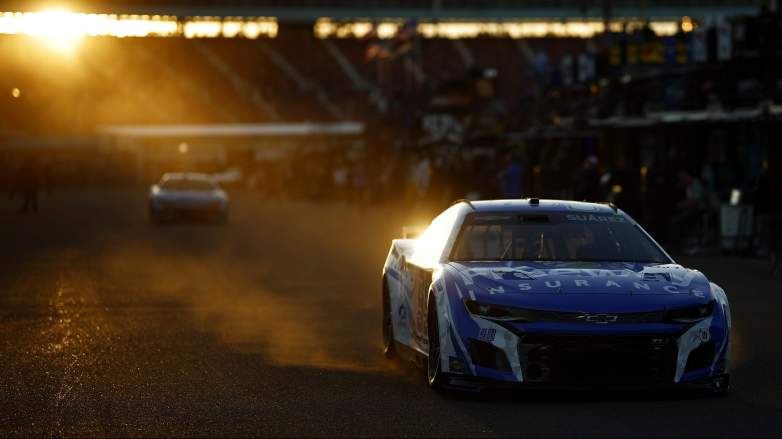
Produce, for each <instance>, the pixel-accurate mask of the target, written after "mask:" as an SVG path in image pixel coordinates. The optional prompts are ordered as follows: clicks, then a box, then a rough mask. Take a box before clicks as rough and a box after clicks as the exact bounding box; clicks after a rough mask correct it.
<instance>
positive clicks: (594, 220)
mask: <svg viewBox="0 0 782 439" xmlns="http://www.w3.org/2000/svg"><path fill="white" fill-rule="evenodd" d="M451 256H452V257H451V259H452V260H455V261H497V260H525V261H601V262H614V261H622V262H655V263H668V262H671V261H670V259H669V258H668V257H667V256H666V255H665V253H663V252H662V250H660V248H659V247H658V246H657V245H656V244H654V242H652V241H651V240H650V239H649V238H648V237H647V236H646V234H645V233H644V232H642V231H641V229H640V228H639V227H638V226H636V225H635V224H633V223H631V222H630V221H629V220H628V219H627V218H626V217H624V216H623V215H619V214H594V213H587V214H565V213H550V214H536V215H519V214H496V213H479V214H472V215H470V216H468V217H467V218H466V219H465V222H464V225H463V226H462V229H461V232H460V236H459V239H458V241H457V243H456V245H455V246H454V250H453V253H452V254H451Z"/></svg>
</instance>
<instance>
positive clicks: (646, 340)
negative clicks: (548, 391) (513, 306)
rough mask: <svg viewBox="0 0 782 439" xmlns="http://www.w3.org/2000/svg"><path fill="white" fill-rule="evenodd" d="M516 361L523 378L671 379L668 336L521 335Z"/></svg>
mask: <svg viewBox="0 0 782 439" xmlns="http://www.w3.org/2000/svg"><path fill="white" fill-rule="evenodd" d="M519 360H520V362H521V364H522V368H523V372H524V377H525V380H527V381H532V382H535V381H539V382H542V381H546V382H562V383H583V384H590V383H595V384H598V383H599V384H611V383H617V384H621V383H630V382H632V383H663V382H672V381H673V377H674V374H675V371H676V340H675V339H674V338H673V337H671V336H667V335H665V336H663V335H661V336H590V335H536V334H526V335H523V336H522V337H521V339H520V341H519Z"/></svg>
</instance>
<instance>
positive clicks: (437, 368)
mask: <svg viewBox="0 0 782 439" xmlns="http://www.w3.org/2000/svg"><path fill="white" fill-rule="evenodd" d="M426 323H427V325H426V327H427V328H426V329H427V334H428V337H429V356H428V357H427V358H426V381H427V383H428V384H429V387H431V388H433V389H435V390H442V388H443V371H442V367H441V366H442V364H441V361H440V326H439V325H440V324H439V322H438V319H437V305H436V304H435V302H434V298H432V299H430V300H429V306H428V307H427V313H426Z"/></svg>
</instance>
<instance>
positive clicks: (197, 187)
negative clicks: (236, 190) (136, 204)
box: [149, 173, 229, 223]
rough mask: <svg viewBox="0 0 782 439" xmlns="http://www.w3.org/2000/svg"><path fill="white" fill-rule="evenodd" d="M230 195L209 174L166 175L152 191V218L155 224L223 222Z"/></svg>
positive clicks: (150, 196) (150, 191)
mask: <svg viewBox="0 0 782 439" xmlns="http://www.w3.org/2000/svg"><path fill="white" fill-rule="evenodd" d="M228 206H229V200H228V195H227V194H226V193H225V191H223V190H222V189H221V188H220V185H219V184H217V182H216V181H214V179H213V178H212V177H211V176H209V175H208V174H199V173H166V174H164V175H163V177H162V178H161V179H160V182H159V183H157V184H153V185H152V187H150V189H149V219H150V221H152V222H154V223H160V222H165V221H173V220H176V219H201V220H208V221H212V222H218V223H222V222H225V220H226V218H227V217H228Z"/></svg>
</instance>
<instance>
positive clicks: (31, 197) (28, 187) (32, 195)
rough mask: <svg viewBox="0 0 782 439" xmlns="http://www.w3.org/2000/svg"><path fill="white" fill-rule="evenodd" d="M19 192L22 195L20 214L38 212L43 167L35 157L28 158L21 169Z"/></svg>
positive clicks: (18, 178)
mask: <svg viewBox="0 0 782 439" xmlns="http://www.w3.org/2000/svg"><path fill="white" fill-rule="evenodd" d="M16 185H17V188H18V191H19V192H20V193H21V194H22V205H21V206H20V207H19V213H22V214H26V213H27V212H28V210H29V211H31V212H33V213H37V212H38V188H39V186H40V185H41V167H40V165H39V163H38V160H37V159H36V158H35V157H32V156H31V157H28V158H27V159H25V161H24V162H23V163H22V165H21V166H20V167H19V171H18V173H17V176H16Z"/></svg>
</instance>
